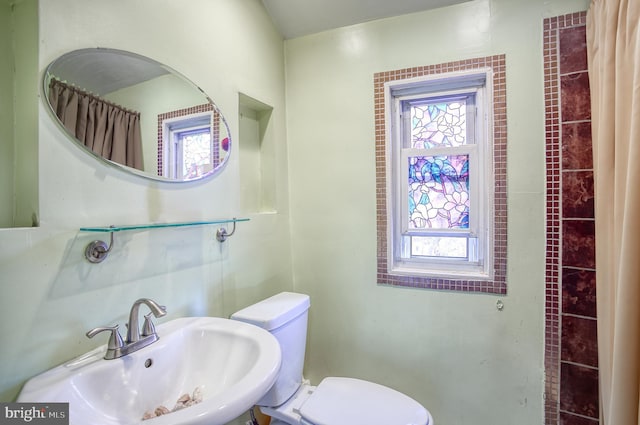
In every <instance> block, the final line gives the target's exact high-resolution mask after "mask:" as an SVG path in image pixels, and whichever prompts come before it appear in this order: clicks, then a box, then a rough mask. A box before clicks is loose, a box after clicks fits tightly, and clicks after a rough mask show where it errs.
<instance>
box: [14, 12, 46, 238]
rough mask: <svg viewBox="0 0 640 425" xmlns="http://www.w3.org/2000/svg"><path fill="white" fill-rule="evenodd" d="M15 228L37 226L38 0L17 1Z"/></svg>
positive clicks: (15, 51)
mask: <svg viewBox="0 0 640 425" xmlns="http://www.w3.org/2000/svg"><path fill="white" fill-rule="evenodd" d="M14 3H15V7H14V16H13V19H14V23H13V24H14V53H15V80H14V82H15V86H14V87H15V95H16V97H15V101H14V108H15V127H14V131H15V133H14V143H15V147H14V155H15V159H14V161H15V162H14V167H15V168H14V179H15V180H14V185H15V201H14V202H15V211H14V218H13V226H14V227H29V226H37V225H38V213H39V208H40V207H39V200H38V190H39V187H38V177H39V169H38V166H37V164H38V162H39V157H38V124H37V123H38V104H39V99H38V0H17V1H15V2H14Z"/></svg>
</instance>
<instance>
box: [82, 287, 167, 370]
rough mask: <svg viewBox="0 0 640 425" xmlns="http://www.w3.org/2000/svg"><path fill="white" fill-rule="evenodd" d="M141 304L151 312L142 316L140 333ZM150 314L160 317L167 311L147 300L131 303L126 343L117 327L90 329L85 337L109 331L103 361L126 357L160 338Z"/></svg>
mask: <svg viewBox="0 0 640 425" xmlns="http://www.w3.org/2000/svg"><path fill="white" fill-rule="evenodd" d="M141 304H146V305H147V307H149V309H150V310H151V312H150V313H149V314H146V315H145V316H144V323H143V324H142V331H140V326H139V325H138V315H139V310H140V305H141ZM152 314H153V315H154V316H155V317H162V316H164V315H165V314H167V309H166V307H164V306H161V305H159V304H158V303H156V302H155V301H153V300H150V299H149V298H140V299H139V300H137V301H136V302H134V303H133V306H131V311H130V312H129V323H128V324H127V339H126V341H123V340H122V337H121V336H120V332H119V331H118V325H115V326H102V327H97V328H95V329H91V330H90V331H89V332H87V337H89V338H93V337H94V336H95V335H97V334H99V333H101V332H103V331H109V332H111V337H110V338H109V343H108V344H107V353H106V354H105V356H104V358H105V360H112V359H117V358H119V357H122V356H126V355H127V354H130V353H133V352H135V351H138V350H139V349H141V348H143V347H146V346H147V345H149V344H152V343H154V342H156V341H157V340H158V339H159V338H160V337H159V336H158V334H157V332H156V328H155V326H154V325H153V322H152V321H151V315H152Z"/></svg>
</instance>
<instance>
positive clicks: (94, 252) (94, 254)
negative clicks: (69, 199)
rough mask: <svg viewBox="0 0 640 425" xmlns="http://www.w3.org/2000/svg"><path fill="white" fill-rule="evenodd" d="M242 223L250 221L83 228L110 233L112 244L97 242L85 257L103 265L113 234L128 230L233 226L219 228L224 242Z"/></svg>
mask: <svg viewBox="0 0 640 425" xmlns="http://www.w3.org/2000/svg"><path fill="white" fill-rule="evenodd" d="M241 221H249V219H248V218H235V217H234V218H231V219H226V220H209V221H187V222H181V223H152V224H140V225H125V226H108V227H81V228H80V231H81V232H100V233H109V237H110V242H109V245H107V243H106V242H104V241H101V240H95V241H93V242H91V243H89V245H87V247H86V249H85V251H84V256H85V258H86V259H87V260H88V261H89V262H90V263H101V262H103V261H104V259H105V258H107V256H108V255H109V252H111V249H112V248H113V234H114V233H115V232H124V231H128V230H151V229H161V228H168V227H192V226H207V225H212V224H229V223H232V224H233V230H231V233H229V232H227V229H225V228H224V227H220V228H218V230H217V231H216V239H217V240H218V242H224V241H226V240H227V238H228V237H229V236H232V235H233V234H234V233H235V231H236V223H238V222H241Z"/></svg>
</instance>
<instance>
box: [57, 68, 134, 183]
mask: <svg viewBox="0 0 640 425" xmlns="http://www.w3.org/2000/svg"><path fill="white" fill-rule="evenodd" d="M49 103H50V104H51V107H52V108H53V110H54V111H55V113H56V115H57V117H58V118H59V119H60V121H61V122H62V124H64V126H65V127H66V129H67V130H68V131H69V132H70V133H71V134H72V135H73V136H74V137H75V138H76V139H77V140H78V141H80V142H81V143H83V144H84V145H85V146H86V147H87V148H88V149H91V150H92V151H93V152H94V153H96V154H97V155H100V156H102V157H103V158H106V159H109V160H111V161H114V162H117V163H119V164H123V165H127V166H129V167H133V168H137V169H139V170H142V168H143V163H142V138H141V135H140V114H139V113H138V112H133V111H128V110H126V109H124V108H122V107H120V106H118V105H115V104H113V103H110V102H107V101H106V100H104V99H101V98H99V97H97V96H94V95H92V94H90V93H86V92H84V91H82V90H79V89H78V88H76V87H73V86H70V85H67V84H65V83H63V82H61V81H59V80H56V79H52V80H51V82H50V84H49Z"/></svg>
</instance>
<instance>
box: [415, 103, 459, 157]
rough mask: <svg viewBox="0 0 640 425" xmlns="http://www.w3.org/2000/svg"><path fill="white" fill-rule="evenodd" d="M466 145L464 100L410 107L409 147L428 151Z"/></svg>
mask: <svg viewBox="0 0 640 425" xmlns="http://www.w3.org/2000/svg"><path fill="white" fill-rule="evenodd" d="M466 143H467V105H466V102H465V100H464V99H462V100H456V101H454V102H440V103H432V104H422V105H412V106H411V147H413V148H418V149H430V148H437V147H455V146H462V145H464V144H466Z"/></svg>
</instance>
